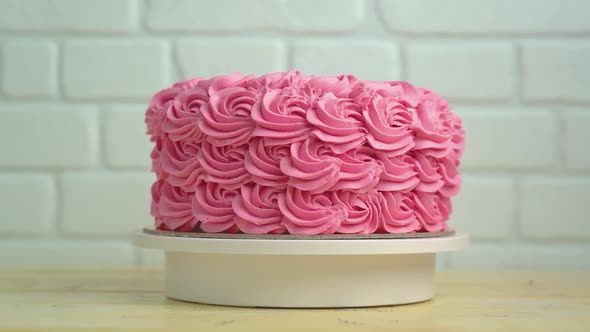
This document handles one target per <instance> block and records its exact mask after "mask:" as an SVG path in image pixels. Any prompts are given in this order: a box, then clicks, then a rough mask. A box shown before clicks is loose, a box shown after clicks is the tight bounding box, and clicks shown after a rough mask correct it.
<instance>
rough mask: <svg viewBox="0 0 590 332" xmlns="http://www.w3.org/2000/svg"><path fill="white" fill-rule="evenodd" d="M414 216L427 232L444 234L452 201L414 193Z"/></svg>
mask: <svg viewBox="0 0 590 332" xmlns="http://www.w3.org/2000/svg"><path fill="white" fill-rule="evenodd" d="M412 200H413V201H414V214H415V216H416V218H417V219H418V221H419V222H420V224H421V225H422V229H423V230H424V231H426V232H444V231H446V230H447V224H446V222H447V220H448V219H449V216H450V214H451V201H450V200H449V199H448V198H446V197H444V196H440V195H438V194H434V193H426V192H421V191H415V192H413V193H412Z"/></svg>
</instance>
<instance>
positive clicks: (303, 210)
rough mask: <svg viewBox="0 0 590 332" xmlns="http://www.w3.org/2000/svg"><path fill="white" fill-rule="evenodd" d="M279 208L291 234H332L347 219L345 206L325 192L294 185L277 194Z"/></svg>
mask: <svg viewBox="0 0 590 332" xmlns="http://www.w3.org/2000/svg"><path fill="white" fill-rule="evenodd" d="M279 209H280V211H281V212H282V213H283V215H284V216H285V220H284V225H285V227H286V228H287V230H288V231H289V233H291V234H306V235H315V234H333V233H335V232H336V230H337V229H338V228H340V224H341V223H342V222H343V221H344V220H346V219H347V210H346V207H345V206H344V205H342V204H338V203H336V202H334V201H332V199H331V197H330V196H329V195H328V194H327V193H323V194H312V193H310V192H309V191H302V190H299V189H296V188H294V187H288V188H287V191H286V193H281V194H280V195H279Z"/></svg>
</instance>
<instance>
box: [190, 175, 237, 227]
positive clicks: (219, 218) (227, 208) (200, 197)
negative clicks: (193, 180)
mask: <svg viewBox="0 0 590 332" xmlns="http://www.w3.org/2000/svg"><path fill="white" fill-rule="evenodd" d="M237 196H238V192H237V191H236V190H233V189H225V188H223V187H221V186H220V185H218V184H216V183H213V182H202V183H201V184H199V185H198V186H197V190H196V191H195V195H194V196H193V200H192V205H191V207H192V211H193V214H194V216H195V217H196V218H197V219H198V220H199V221H200V222H201V230H202V231H204V232H207V233H223V232H225V233H237V232H238V231H239V230H240V229H239V228H238V226H237V224H236V221H235V214H234V211H233V208H232V202H233V200H234V198H235V197H237Z"/></svg>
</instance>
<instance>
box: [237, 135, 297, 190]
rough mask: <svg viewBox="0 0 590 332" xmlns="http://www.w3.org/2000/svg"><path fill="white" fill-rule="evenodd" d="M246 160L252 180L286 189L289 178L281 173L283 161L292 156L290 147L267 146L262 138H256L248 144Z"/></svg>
mask: <svg viewBox="0 0 590 332" xmlns="http://www.w3.org/2000/svg"><path fill="white" fill-rule="evenodd" d="M248 152H249V153H247V154H246V158H245V160H244V166H245V168H246V170H247V171H248V172H249V173H250V174H251V175H252V180H253V181H254V182H256V183H258V184H260V185H264V186H273V187H277V188H284V187H285V186H286V185H287V182H288V181H289V177H288V176H287V175H285V174H284V173H283V171H281V165H280V162H281V159H283V158H285V157H289V156H290V154H291V153H290V151H289V147H288V146H285V145H274V146H267V145H266V144H264V140H263V139H262V138H260V137H254V138H252V140H251V141H250V144H248Z"/></svg>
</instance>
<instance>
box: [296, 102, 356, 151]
mask: <svg viewBox="0 0 590 332" xmlns="http://www.w3.org/2000/svg"><path fill="white" fill-rule="evenodd" d="M307 121H309V123H310V124H312V125H314V126H315V129H313V131H312V134H313V135H314V136H316V137H317V138H319V139H320V140H322V141H323V142H324V143H326V145H327V146H328V147H330V148H331V149H332V151H334V152H336V153H344V152H346V151H348V150H350V149H353V148H358V147H360V146H362V145H363V143H365V140H366V135H367V130H366V129H365V127H364V123H363V114H362V110H361V107H360V106H359V105H358V104H356V103H354V102H353V100H352V99H348V98H338V97H336V96H335V95H334V94H333V93H332V92H329V93H327V94H326V95H324V96H323V97H322V98H321V99H319V100H318V101H317V103H316V107H314V108H311V109H310V110H309V111H308V112H307Z"/></svg>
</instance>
